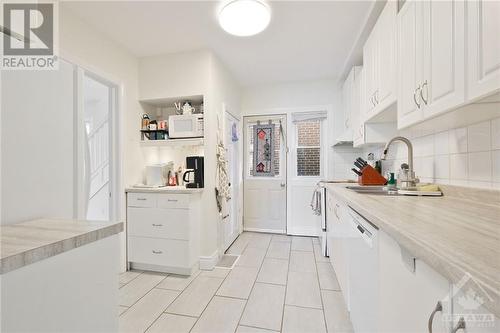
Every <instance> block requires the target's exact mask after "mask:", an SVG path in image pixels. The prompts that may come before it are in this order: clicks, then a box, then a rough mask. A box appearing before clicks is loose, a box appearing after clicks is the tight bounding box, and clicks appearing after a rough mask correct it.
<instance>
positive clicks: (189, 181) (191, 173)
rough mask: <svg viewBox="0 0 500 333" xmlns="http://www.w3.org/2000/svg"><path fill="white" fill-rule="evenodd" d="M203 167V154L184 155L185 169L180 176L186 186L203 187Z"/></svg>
mask: <svg viewBox="0 0 500 333" xmlns="http://www.w3.org/2000/svg"><path fill="white" fill-rule="evenodd" d="M204 169H205V168H204V158H203V156H188V157H186V171H185V172H184V176H183V177H182V180H183V181H184V184H185V186H186V188H203V187H204V186H205V181H204V179H205V178H204Z"/></svg>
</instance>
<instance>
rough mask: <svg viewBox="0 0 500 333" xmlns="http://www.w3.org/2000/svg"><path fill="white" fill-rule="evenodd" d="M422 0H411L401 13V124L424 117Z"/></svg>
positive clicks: (399, 53) (399, 125)
mask: <svg viewBox="0 0 500 333" xmlns="http://www.w3.org/2000/svg"><path fill="white" fill-rule="evenodd" d="M422 6H423V5H422V3H421V2H420V1H415V0H408V1H406V3H405V4H404V5H403V8H401V10H400V12H399V14H398V49H399V52H398V63H399V70H398V73H399V76H398V79H399V80H398V127H399V128H403V127H407V126H409V125H412V124H414V123H415V122H418V121H419V120H421V119H422V115H423V112H422V107H423V106H422V103H423V102H422V101H421V100H420V95H419V94H420V82H421V81H422V80H421V78H422V73H421V72H422V64H421V61H422V58H423V54H422V53H423V44H422V43H423V36H422V34H423V29H422V21H423V20H422V14H423V13H422Z"/></svg>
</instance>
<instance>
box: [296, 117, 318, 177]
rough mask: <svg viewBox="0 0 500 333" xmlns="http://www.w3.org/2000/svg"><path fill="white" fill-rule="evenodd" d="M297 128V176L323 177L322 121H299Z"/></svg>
mask: <svg viewBox="0 0 500 333" xmlns="http://www.w3.org/2000/svg"><path fill="white" fill-rule="evenodd" d="M295 127H296V154H295V156H296V168H297V176H301V177H302V176H309V177H319V176H320V175H321V121H320V120H304V121H298V122H296V123H295Z"/></svg>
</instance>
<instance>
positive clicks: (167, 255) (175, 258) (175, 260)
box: [128, 236, 191, 267]
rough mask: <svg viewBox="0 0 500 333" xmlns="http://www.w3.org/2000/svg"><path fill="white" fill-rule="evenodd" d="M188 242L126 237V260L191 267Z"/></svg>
mask: <svg viewBox="0 0 500 333" xmlns="http://www.w3.org/2000/svg"><path fill="white" fill-rule="evenodd" d="M189 257H190V254H189V243H188V242H187V241H183V240H172V239H159V238H146V237H133V236H129V237H128V260H129V261H131V262H136V263H143V264H150V265H159V266H171V267H191V263H190V260H189Z"/></svg>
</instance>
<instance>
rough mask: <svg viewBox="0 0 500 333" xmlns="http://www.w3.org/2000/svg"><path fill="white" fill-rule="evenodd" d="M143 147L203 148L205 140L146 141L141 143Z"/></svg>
mask: <svg viewBox="0 0 500 333" xmlns="http://www.w3.org/2000/svg"><path fill="white" fill-rule="evenodd" d="M140 144H141V146H143V147H183V146H203V145H204V144H205V139H204V138H188V139H168V140H144V141H140Z"/></svg>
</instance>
